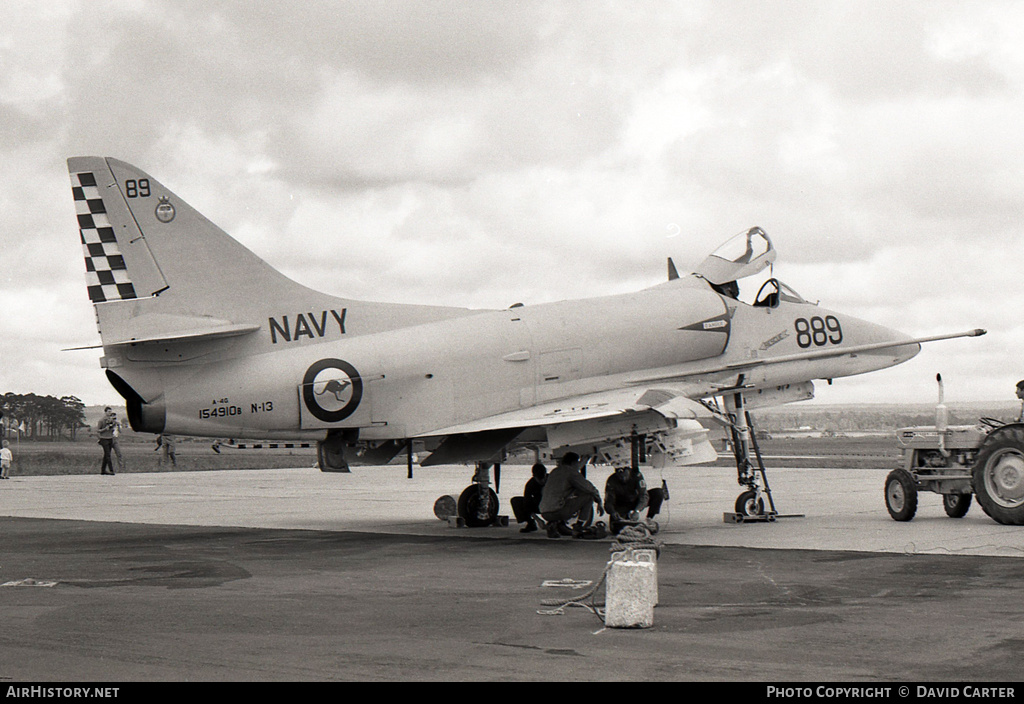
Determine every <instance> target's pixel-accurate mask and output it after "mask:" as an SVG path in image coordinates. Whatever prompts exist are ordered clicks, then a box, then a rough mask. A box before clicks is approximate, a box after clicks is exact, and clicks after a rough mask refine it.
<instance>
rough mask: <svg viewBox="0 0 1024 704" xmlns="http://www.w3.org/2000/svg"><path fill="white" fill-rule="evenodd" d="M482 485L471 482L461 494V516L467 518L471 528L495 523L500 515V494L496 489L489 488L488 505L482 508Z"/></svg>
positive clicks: (467, 523)
mask: <svg viewBox="0 0 1024 704" xmlns="http://www.w3.org/2000/svg"><path fill="white" fill-rule="evenodd" d="M480 508H481V507H480V487H478V486H477V485H476V484H470V485H469V486H467V487H466V488H465V489H464V490H463V491H462V493H461V494H460V495H459V516H461V517H462V518H464V519H465V520H466V525H467V526H469V527H471V528H480V527H481V526H489V525H491V524H492V523H494V519H496V518H497V517H498V495H497V494H495V493H494V489H491V488H490V487H488V488H487V505H486V506H484V507H483V509H484V510H483V511H481V510H480Z"/></svg>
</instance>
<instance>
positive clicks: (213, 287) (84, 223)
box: [68, 157, 323, 315]
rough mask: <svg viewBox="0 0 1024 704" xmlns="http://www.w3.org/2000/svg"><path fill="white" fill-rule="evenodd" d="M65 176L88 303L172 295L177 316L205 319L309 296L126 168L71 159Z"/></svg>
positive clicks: (151, 181) (100, 161) (102, 160)
mask: <svg viewBox="0 0 1024 704" xmlns="http://www.w3.org/2000/svg"><path fill="white" fill-rule="evenodd" d="M68 171H69V172H70V173H71V186H72V191H73V193H74V198H75V211H76V213H77V215H78V226H79V230H80V232H81V238H82V245H83V247H84V248H85V267H86V279H87V286H88V290H89V298H90V299H91V300H92V301H93V303H103V302H107V301H117V300H126V299H132V298H143V297H148V296H163V295H166V293H170V294H172V296H173V298H175V299H176V301H177V306H176V307H177V308H178V309H179V310H180V311H181V312H187V313H190V314H198V315H208V314H211V313H212V312H214V311H215V310H225V309H226V308H234V307H236V306H238V305H241V306H242V307H243V308H244V307H245V305H244V304H245V303H246V302H247V301H248V302H251V301H252V297H253V296H254V295H256V294H258V295H259V297H260V298H261V299H264V300H265V299H267V298H268V297H275V298H277V299H279V300H280V298H281V297H284V298H285V299H288V298H291V297H293V296H296V295H299V296H302V297H303V298H306V297H308V296H309V295H310V294H311V293H315V292H313V291H311V290H310V289H308V288H306V287H305V286H301V285H300V284H298V283H296V282H294V281H292V280H291V279H288V278H287V277H285V276H284V275H283V274H281V273H279V272H278V271H277V270H275V269H274V268H272V267H271V266H270V265H268V264H267V263H266V262H264V261H263V260H261V259H260V258H259V257H257V256H256V255H255V254H253V253H252V252H251V251H249V250H248V249H246V248H245V247H244V246H242V245H241V244H239V243H238V242H237V241H236V240H235V239H233V238H232V237H230V236H229V235H228V234H227V233H225V232H224V231H223V230H221V229H220V228H219V227H217V226H216V225H214V224H213V223H212V222H210V221H209V220H207V219H206V218H205V217H203V216H202V215H201V214H199V213H198V212H197V211H196V210H194V209H193V208H192V207H191V206H189V204H188V203H186V202H185V201H183V200H182V199H181V198H179V197H178V196H176V195H175V194H174V193H172V192H171V191H170V190H168V189H167V188H166V187H164V186H163V185H162V184H161V183H159V182H158V181H157V180H155V179H154V178H152V177H151V176H149V175H148V174H146V173H143V172H142V171H140V170H139V169H136V168H135V167H133V166H131V165H130V164H126V163H124V162H121V161H117V160H116V159H109V158H103V157H73V158H71V159H68ZM318 295H321V296H322V295H323V294H318ZM211 306H212V307H211Z"/></svg>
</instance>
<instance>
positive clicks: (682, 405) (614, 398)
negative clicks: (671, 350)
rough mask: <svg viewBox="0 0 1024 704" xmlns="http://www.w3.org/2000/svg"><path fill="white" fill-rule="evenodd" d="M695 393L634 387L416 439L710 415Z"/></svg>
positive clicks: (673, 387)
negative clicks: (624, 418) (638, 416)
mask: <svg viewBox="0 0 1024 704" xmlns="http://www.w3.org/2000/svg"><path fill="white" fill-rule="evenodd" d="M695 393H697V387H694V386H691V385H689V384H682V383H675V384H657V385H652V386H651V387H650V388H644V389H638V388H636V387H635V386H634V387H627V388H621V389H613V390H611V391H602V392H598V393H593V394H584V395H580V396H573V397H570V398H565V399H560V400H558V401H550V402H547V403H541V404H538V405H536V406H531V407H529V408H523V409H519V410H516V411H510V412H508V413H501V414H499V415H495V416H488V417H487V418H480V419H478V420H474V421H470V422H468V423H462V424H459V425H453V426H451V427H448V428H442V429H440V430H434V431H431V432H429V433H424V434H423V435H421V436H419V437H436V436H441V435H465V434H469V433H479V432H483V431H494V430H505V429H512V428H532V427H537V426H550V425H559V424H561V423H572V422H576V421H584V420H593V419H596V418H607V417H610V416H617V415H622V414H626V413H640V412H643V411H650V410H653V411H655V412H657V413H659V414H661V415H662V416H664V417H666V418H697V417H709V416H711V413H710V412H709V411H708V410H707V409H706V408H705V407H704V406H703V405H701V404H700V403H699V402H697V401H694V400H693V399H691V398H689V395H691V394H695Z"/></svg>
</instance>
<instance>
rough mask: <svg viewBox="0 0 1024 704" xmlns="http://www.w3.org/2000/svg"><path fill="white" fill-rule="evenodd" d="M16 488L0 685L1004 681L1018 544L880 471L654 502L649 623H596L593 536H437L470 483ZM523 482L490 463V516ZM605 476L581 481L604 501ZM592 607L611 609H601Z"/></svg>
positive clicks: (454, 470) (319, 477) (278, 478)
mask: <svg viewBox="0 0 1024 704" xmlns="http://www.w3.org/2000/svg"><path fill="white" fill-rule="evenodd" d="M405 473H406V470H405V467H404V466H389V467H384V468H358V467H357V468H355V470H354V471H353V473H351V474H325V473H321V472H319V471H317V470H316V469H312V468H303V469H291V470H239V471H211V472H173V473H159V474H118V475H116V476H113V477H101V476H98V475H93V476H64V477H15V478H13V479H11V480H9V481H5V482H2V483H0V652H2V653H3V656H2V657H0V681H5V682H19V681H22V682H24V681H31V682H43V681H46V682H55V681H61V682H69V681H74V682H86V681H106V682H111V681H114V682H132V681H321V680H344V681H356V680H358V681H370V680H388V681H397V680H432V681H436V680H443V681H465V680H474V681H476V680H488V681H492V680H507V681H521V680H559V681H566V680H579V681H617V680H648V681H649V680H673V681H694V680H702V681H730V682H734V681H745V682H767V683H772V682H794V681H802V682H810V681H818V682H848V681H873V682H941V681H964V682H966V681H972V682H992V681H1014V680H1018V679H1020V676H1021V671H1022V667H1021V665H1019V663H1020V661H1021V655H1022V654H1024V638H1022V637H1021V636H1020V627H1019V624H1020V623H1021V621H1022V619H1024V600H1021V599H1020V598H1019V590H1020V585H1021V582H1022V578H1024V560H1021V559H1019V558H1020V557H1022V556H1024V532H1022V529H1021V528H1014V527H1009V526H1001V525H999V524H996V523H995V522H994V521H992V520H991V519H989V518H988V517H987V516H985V515H984V513H983V512H982V511H981V510H980V508H979V507H977V506H974V507H972V509H971V511H970V513H969V514H968V516H967V517H965V518H962V519H950V518H947V517H946V516H945V514H944V512H943V510H942V505H941V498H940V497H939V496H938V495H933V494H922V495H921V502H920V504H921V506H920V508H919V511H918V516H917V518H916V519H915V520H914V521H912V522H909V523H896V522H895V521H892V520H891V519H890V518H889V516H888V513H887V512H886V510H885V506H884V502H883V491H882V483H883V480H884V477H885V474H886V472H885V471H883V470H834V469H829V470H814V469H799V470H794V469H769V480H770V481H771V484H772V490H773V492H774V497H775V501H776V506H777V508H778V510H779V511H780V512H781V513H782V514H803V516H802V517H793V518H780V519H779V520H777V521H775V522H773V523H748V524H742V525H737V524H732V523H726V522H724V521H723V518H722V514H723V512H727V511H732V504H733V502H734V500H735V498H736V496H737V494H738V493H739V487H738V486H737V484H736V480H735V471H734V470H731V469H728V468H713V467H711V468H709V467H694V468H678V469H676V468H673V469H669V470H665V471H664V472H660V471H657V470H652V471H648V472H647V477H648V481H649V483H650V484H652V485H655V484H660V483H661V480H662V479H665V481H666V482H667V483H668V486H669V489H670V492H671V499H670V501H669V502H668V503H667V504H666V505H665V507H664V509H663V512H662V515H661V516H660V517H659V519H660V522H661V525H662V530H661V532H660V533H659V534H658V535H657V536H656V537H657V539H658V540H659V541H661V542H663V543H664V546H663V548H662V553H661V557H660V559H659V563H658V573H659V581H658V587H659V606H658V607H657V608H656V609H655V612H654V613H655V615H654V625H653V627H651V628H647V629H611V628H605V627H604V625H603V624H602V622H601V621H600V619H599V617H598V616H597V615H595V614H594V613H592V612H591V611H589V610H587V609H584V608H567V609H565V610H564V612H563V613H561V614H560V615H553V614H548V613H540V612H547V611H551V610H553V609H552V607H551V606H548V605H545V604H544V602H545V601H548V600H560V599H561V600H564V599H567V598H569V597H570V596H573V595H574V594H579V593H580V592H575V593H570V592H571V590H567V589H565V588H553V587H545V586H542V585H543V584H544V583H545V582H547V581H551V580H560V579H572V580H579V581H586V580H590V581H591V582H592V583H594V584H595V585H596V584H597V583H598V582H600V580H601V578H602V574H603V570H604V567H605V564H606V562H607V559H608V554H609V547H610V541H609V540H605V541H584V540H571V539H561V540H549V539H547V538H546V537H544V536H543V534H537V533H534V534H529V535H523V534H521V533H519V530H518V526H516V525H515V524H514V523H513V524H512V525H510V526H508V527H503V528H476V529H470V528H452V527H449V526H448V525H447V524H446V523H443V522H441V521H439V520H438V519H437V518H435V517H434V515H433V504H434V501H435V500H436V499H437V498H438V497H439V496H441V495H442V494H449V493H454V494H457V493H458V492H459V491H461V489H462V488H463V487H464V486H465V485H466V484H467V483H468V480H469V477H470V474H471V471H470V468H467V467H439V468H429V469H425V468H416V469H415V478H414V479H412V480H409V479H407V478H406V476H405ZM528 473H529V468H528V467H521V466H506V467H503V468H502V477H501V492H500V494H501V496H502V505H503V512H507V513H509V514H510V513H511V512H510V511H509V510H508V498H509V497H511V496H513V495H515V494H516V493H518V491H519V490H520V489H521V488H522V485H523V484H524V483H525V481H526V479H527V477H528ZM606 476H607V471H601V470H595V469H594V468H591V469H590V479H591V480H592V481H594V483H595V484H597V485H598V487H599V488H603V483H604V479H605V477H606ZM594 598H595V600H596V601H597V602H598V603H599V602H600V601H601V600H602V599H603V588H602V589H599V590H598V592H597V593H596V594H595V595H594Z"/></svg>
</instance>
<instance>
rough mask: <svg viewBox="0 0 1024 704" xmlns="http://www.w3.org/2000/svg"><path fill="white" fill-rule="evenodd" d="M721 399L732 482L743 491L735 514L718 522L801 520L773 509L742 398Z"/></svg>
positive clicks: (730, 514)
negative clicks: (730, 452) (732, 458)
mask: <svg viewBox="0 0 1024 704" xmlns="http://www.w3.org/2000/svg"><path fill="white" fill-rule="evenodd" d="M724 400H725V406H726V414H727V416H726V417H727V419H728V420H727V423H728V426H729V432H730V434H731V436H732V450H733V455H734V456H735V458H736V480H737V481H738V482H739V484H740V486H744V487H746V489H744V490H743V492H741V493H740V495H739V496H737V497H736V504H735V506H734V508H735V512H734V513H725V514H723V515H722V519H723V520H724V521H725V522H726V523H751V522H763V523H771V522H773V521H774V520H775V519H776V518H800V517H802V516H803V514H786V515H785V516H783V515H782V514H780V513H779V512H778V511H777V510H776V508H775V501H774V500H773V499H772V490H771V487H770V486H769V485H768V474H767V473H766V472H765V468H764V460H763V459H762V458H761V448H760V447H758V445H757V436H756V434H755V433H754V427H753V426H754V423H753V421H752V420H751V418H750V412H749V411H747V410H745V409H744V408H743V395H742V394H739V393H737V394H734V395H732V396H726V397H724ZM751 450H753V457H752V456H751ZM755 461H756V464H755Z"/></svg>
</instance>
